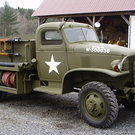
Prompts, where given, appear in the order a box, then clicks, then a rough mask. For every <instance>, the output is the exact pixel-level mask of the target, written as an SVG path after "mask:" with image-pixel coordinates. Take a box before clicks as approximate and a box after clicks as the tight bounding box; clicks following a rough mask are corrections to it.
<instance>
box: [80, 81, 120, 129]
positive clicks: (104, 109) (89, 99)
mask: <svg viewBox="0 0 135 135" xmlns="http://www.w3.org/2000/svg"><path fill="white" fill-rule="evenodd" d="M79 109H80V113H81V115H82V117H83V118H84V120H86V121H87V122H88V123H89V124H90V125H92V126H94V127H98V128H107V127H109V126H110V125H111V124H112V123H113V122H114V120H115V119H116V118H117V115H118V103H117V99H116V97H115V95H114V93H113V92H112V91H111V89H110V88H109V87H108V86H107V85H105V84H104V83H101V82H90V83H88V84H86V85H84V86H83V87H82V90H81V91H80V93H79Z"/></svg>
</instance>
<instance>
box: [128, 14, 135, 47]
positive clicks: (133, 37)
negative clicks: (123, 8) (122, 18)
mask: <svg viewBox="0 0 135 135" xmlns="http://www.w3.org/2000/svg"><path fill="white" fill-rule="evenodd" d="M128 36H129V48H132V49H135V16H132V15H131V16H130V19H129V33H128Z"/></svg>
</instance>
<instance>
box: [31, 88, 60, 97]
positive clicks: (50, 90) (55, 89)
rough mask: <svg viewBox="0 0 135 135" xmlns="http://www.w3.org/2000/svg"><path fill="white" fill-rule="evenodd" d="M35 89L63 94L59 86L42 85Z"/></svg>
mask: <svg viewBox="0 0 135 135" xmlns="http://www.w3.org/2000/svg"><path fill="white" fill-rule="evenodd" d="M33 91H37V92H44V93H48V94H58V95H62V90H61V88H57V87H49V86H40V87H36V88H34V89H33Z"/></svg>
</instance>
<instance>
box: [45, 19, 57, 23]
mask: <svg viewBox="0 0 135 135" xmlns="http://www.w3.org/2000/svg"><path fill="white" fill-rule="evenodd" d="M46 22H58V19H57V18H48V19H47V21H46Z"/></svg>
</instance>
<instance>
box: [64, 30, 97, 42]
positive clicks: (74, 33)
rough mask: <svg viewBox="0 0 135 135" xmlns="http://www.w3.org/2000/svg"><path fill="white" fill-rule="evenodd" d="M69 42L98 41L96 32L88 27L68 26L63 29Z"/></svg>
mask: <svg viewBox="0 0 135 135" xmlns="http://www.w3.org/2000/svg"><path fill="white" fill-rule="evenodd" d="M64 32H65V34H66V37H67V39H68V41H69V42H71V43H74V42H80V41H82V42H83V41H85V42H86V41H88V42H89V41H94V42H98V41H99V40H98V38H97V35H96V32H95V31H94V30H93V29H89V28H68V29H65V30H64Z"/></svg>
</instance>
